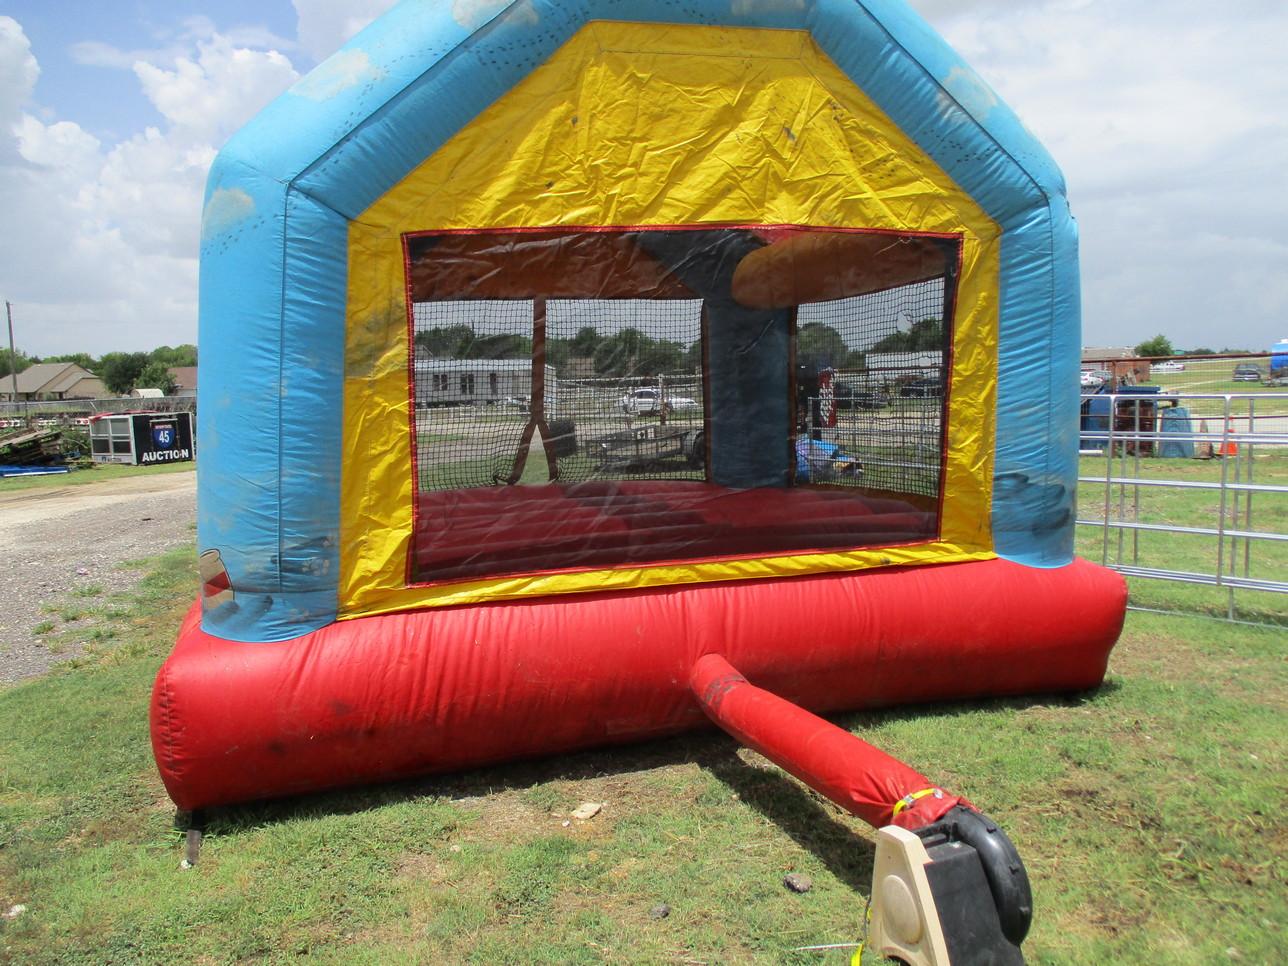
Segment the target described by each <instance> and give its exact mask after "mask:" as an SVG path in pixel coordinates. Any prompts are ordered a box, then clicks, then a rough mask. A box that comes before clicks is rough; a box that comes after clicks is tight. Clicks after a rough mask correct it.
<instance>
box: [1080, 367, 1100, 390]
mask: <svg viewBox="0 0 1288 966" xmlns="http://www.w3.org/2000/svg"><path fill="white" fill-rule="evenodd" d="M1079 382H1081V383H1082V388H1083V389H1099V388H1100V387H1101V386H1103V385H1104V384H1105V380H1104V378H1103V377H1101V375H1100V374H1099V373H1098V372H1093V371H1091V370H1090V369H1086V370H1084V371H1083V373H1082V376H1081V378H1080V379H1079Z"/></svg>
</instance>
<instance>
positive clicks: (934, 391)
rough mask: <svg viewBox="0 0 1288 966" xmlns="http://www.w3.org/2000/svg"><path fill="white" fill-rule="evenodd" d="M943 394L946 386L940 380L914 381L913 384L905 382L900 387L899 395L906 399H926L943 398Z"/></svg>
mask: <svg viewBox="0 0 1288 966" xmlns="http://www.w3.org/2000/svg"><path fill="white" fill-rule="evenodd" d="M943 394H944V384H943V382H942V380H939V379H913V380H912V381H911V382H905V383H904V384H903V385H902V386H900V387H899V395H900V396H903V397H904V398H905V399H906V398H921V399H926V398H929V397H932V396H942V395H943Z"/></svg>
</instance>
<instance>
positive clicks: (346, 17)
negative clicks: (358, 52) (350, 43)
mask: <svg viewBox="0 0 1288 966" xmlns="http://www.w3.org/2000/svg"><path fill="white" fill-rule="evenodd" d="M395 2H397V0H291V3H292V4H293V5H294V6H295V13H296V15H297V16H298V17H299V23H300V27H299V36H300V46H302V47H303V48H304V50H305V51H306V52H307V53H308V54H309V55H310V56H311V57H313V59H314V60H319V61H320V60H325V59H326V58H327V57H329V56H331V54H333V53H335V51H336V50H338V49H339V48H340V47H341V46H342V45H343V44H344V43H345V41H347V40H348V39H349V38H350V37H352V36H353V35H354V34H356V33H357V32H358V31H359V30H361V29H362V28H363V27H365V26H366V25H367V24H369V23H371V21H373V20H375V19H376V18H377V17H378V16H380V15H381V14H382V13H384V12H385V11H386V10H388V9H389V8H390V7H392V6H393V5H394V3H395Z"/></svg>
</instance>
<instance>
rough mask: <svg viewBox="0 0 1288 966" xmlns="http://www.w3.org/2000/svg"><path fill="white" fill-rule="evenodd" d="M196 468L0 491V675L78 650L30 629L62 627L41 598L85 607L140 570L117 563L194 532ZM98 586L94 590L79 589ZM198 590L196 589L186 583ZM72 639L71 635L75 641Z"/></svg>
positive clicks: (39, 666) (36, 667) (40, 666)
mask: <svg viewBox="0 0 1288 966" xmlns="http://www.w3.org/2000/svg"><path fill="white" fill-rule="evenodd" d="M196 484H197V474H196V473H195V472H192V473H170V474H165V475H160V476H136V477H131V478H128V479H122V480H111V481H108V482H104V483H88V484H84V485H81V486H60V487H50V488H42V489H34V490H18V491H16V492H13V493H3V494H0V559H3V560H4V566H3V567H0V681H17V680H20V679H21V678H26V677H32V676H34V675H37V674H42V673H43V672H45V671H47V670H49V668H50V667H51V666H52V665H53V664H55V663H56V662H58V661H63V660H67V659H68V658H72V657H75V656H76V654H77V652H78V648H77V647H75V646H68V647H67V648H66V650H64V651H62V652H61V653H59V654H52V653H50V651H49V649H48V647H47V642H46V639H45V637H44V636H42V635H39V634H36V633H35V628H36V627H37V625H39V624H40V623H41V622H42V621H50V620H52V621H53V622H54V623H55V624H57V625H58V628H59V630H55V631H54V633H53V634H50V635H49V637H51V638H52V637H54V636H56V635H57V634H58V633H59V631H60V630H61V629H62V627H64V626H67V627H70V626H74V625H71V624H68V625H64V624H63V622H62V621H61V620H60V619H59V618H58V617H57V615H55V614H50V613H49V612H47V611H46V610H45V609H44V608H45V605H50V606H54V607H62V606H65V605H71V606H75V605H76V604H81V605H85V606H92V605H93V604H94V603H95V602H96V600H105V599H106V598H107V597H109V596H110V595H111V594H113V593H116V592H119V591H123V590H128V589H129V588H131V587H133V586H134V585H135V584H136V583H137V582H138V581H139V580H140V578H141V577H142V576H143V575H142V574H141V573H139V572H138V571H134V570H121V569H120V568H119V565H120V564H121V563H123V562H125V561H128V560H138V559H140V558H143V557H151V556H155V555H156V554H159V553H162V552H164V551H166V550H169V549H171V548H172V547H176V546H179V545H181V544H183V543H185V542H187V541H190V540H192V539H193V535H194V530H193V525H194V523H195V522H196V512H197V503H196V490H197V486H196ZM95 587H99V588H102V592H101V594H100V595H97V596H96V597H94V598H91V597H78V596H76V595H75V593H74V591H76V590H78V589H79V590H82V591H84V590H91V591H92V590H93V588H95ZM193 592H194V593H195V592H196V588H195V587H194V588H193ZM73 643H74V642H73Z"/></svg>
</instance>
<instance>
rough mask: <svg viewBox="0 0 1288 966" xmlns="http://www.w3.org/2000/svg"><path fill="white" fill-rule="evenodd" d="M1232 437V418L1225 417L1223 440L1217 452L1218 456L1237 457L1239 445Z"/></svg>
mask: <svg viewBox="0 0 1288 966" xmlns="http://www.w3.org/2000/svg"><path fill="white" fill-rule="evenodd" d="M1233 435H1234V417H1233V416H1227V417H1226V420H1225V439H1223V440H1222V441H1221V446H1220V448H1218V450H1217V455H1218V456H1238V455H1239V444H1238V443H1236V442H1235V441H1234V440H1233V439H1231V438H1230V437H1231V436H1233Z"/></svg>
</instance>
